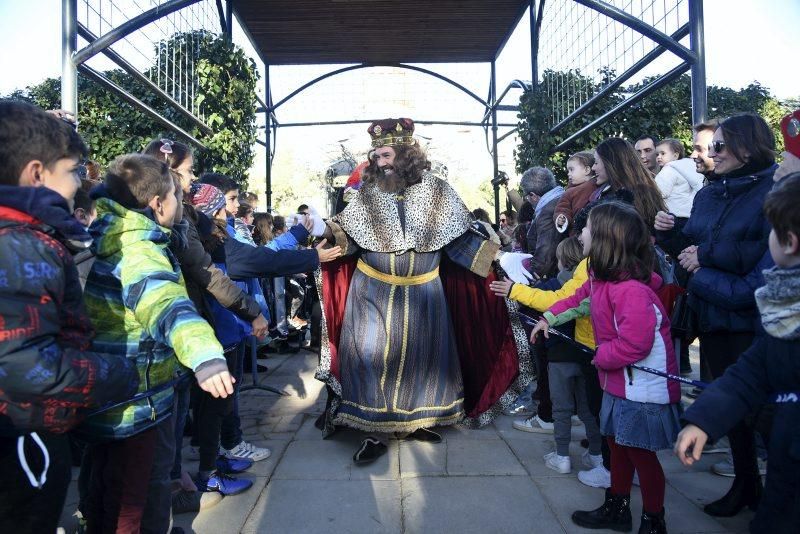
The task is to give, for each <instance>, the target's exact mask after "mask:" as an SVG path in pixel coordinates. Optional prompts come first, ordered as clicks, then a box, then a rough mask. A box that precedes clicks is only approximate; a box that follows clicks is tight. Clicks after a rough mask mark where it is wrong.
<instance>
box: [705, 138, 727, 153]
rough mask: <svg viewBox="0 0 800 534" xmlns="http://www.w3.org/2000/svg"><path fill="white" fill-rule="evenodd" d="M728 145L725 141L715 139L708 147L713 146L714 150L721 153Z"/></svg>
mask: <svg viewBox="0 0 800 534" xmlns="http://www.w3.org/2000/svg"><path fill="white" fill-rule="evenodd" d="M726 146H727V145H726V144H725V143H724V142H723V141H714V142H712V143H711V144H710V145H708V149H709V150H711V149H712V148H713V149H714V152H716V153H717V154H719V153H720V152H722V151H723V150H725V147H726Z"/></svg>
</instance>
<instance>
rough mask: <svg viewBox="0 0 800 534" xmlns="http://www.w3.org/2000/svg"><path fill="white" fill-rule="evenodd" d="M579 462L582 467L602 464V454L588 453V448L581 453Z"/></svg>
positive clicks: (591, 467)
mask: <svg viewBox="0 0 800 534" xmlns="http://www.w3.org/2000/svg"><path fill="white" fill-rule="evenodd" d="M581 463H582V464H583V466H584V467H586V468H589V469H594V468H595V467H597V466H598V465H603V455H602V454H589V451H588V450H585V451H583V454H582V455H581Z"/></svg>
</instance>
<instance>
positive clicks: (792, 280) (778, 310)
mask: <svg viewBox="0 0 800 534" xmlns="http://www.w3.org/2000/svg"><path fill="white" fill-rule="evenodd" d="M764 280H765V281H766V282H767V283H766V285H765V286H763V287H760V288H758V289H757V290H756V304H757V305H758V310H759V311H760V312H761V323H762V324H763V325H764V330H766V332H767V333H768V334H769V335H771V336H772V337H777V338H779V339H800V267H794V268H791V269H780V268H778V267H773V268H772V269H767V270H766V271H764Z"/></svg>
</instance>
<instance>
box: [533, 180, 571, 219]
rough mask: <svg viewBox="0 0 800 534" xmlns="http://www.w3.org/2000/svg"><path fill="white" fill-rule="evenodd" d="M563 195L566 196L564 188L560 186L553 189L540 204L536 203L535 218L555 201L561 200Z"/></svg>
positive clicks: (541, 199) (540, 200)
mask: <svg viewBox="0 0 800 534" xmlns="http://www.w3.org/2000/svg"><path fill="white" fill-rule="evenodd" d="M563 194H564V188H563V187H561V186H560V185H557V186H555V187H554V188H553V189H551V190H550V191H548V192H547V193H545V194H544V195H542V198H540V199H539V202H537V203H536V209H534V212H533V218H534V219H536V217H538V216H539V214H540V213H541V212H542V210H543V209H544V208H545V206H547V205H548V204H550V203H551V202H553V201H554V200H558V199H559V198H561V195H563Z"/></svg>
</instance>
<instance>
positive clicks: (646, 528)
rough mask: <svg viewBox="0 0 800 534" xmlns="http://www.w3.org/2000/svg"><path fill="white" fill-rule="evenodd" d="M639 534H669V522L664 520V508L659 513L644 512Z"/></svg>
mask: <svg viewBox="0 0 800 534" xmlns="http://www.w3.org/2000/svg"><path fill="white" fill-rule="evenodd" d="M639 534H667V524H666V523H665V522H664V509H663V508H662V509H661V512H659V513H658V514H648V513H647V512H644V511H643V512H642V523H641V524H640V525H639Z"/></svg>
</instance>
